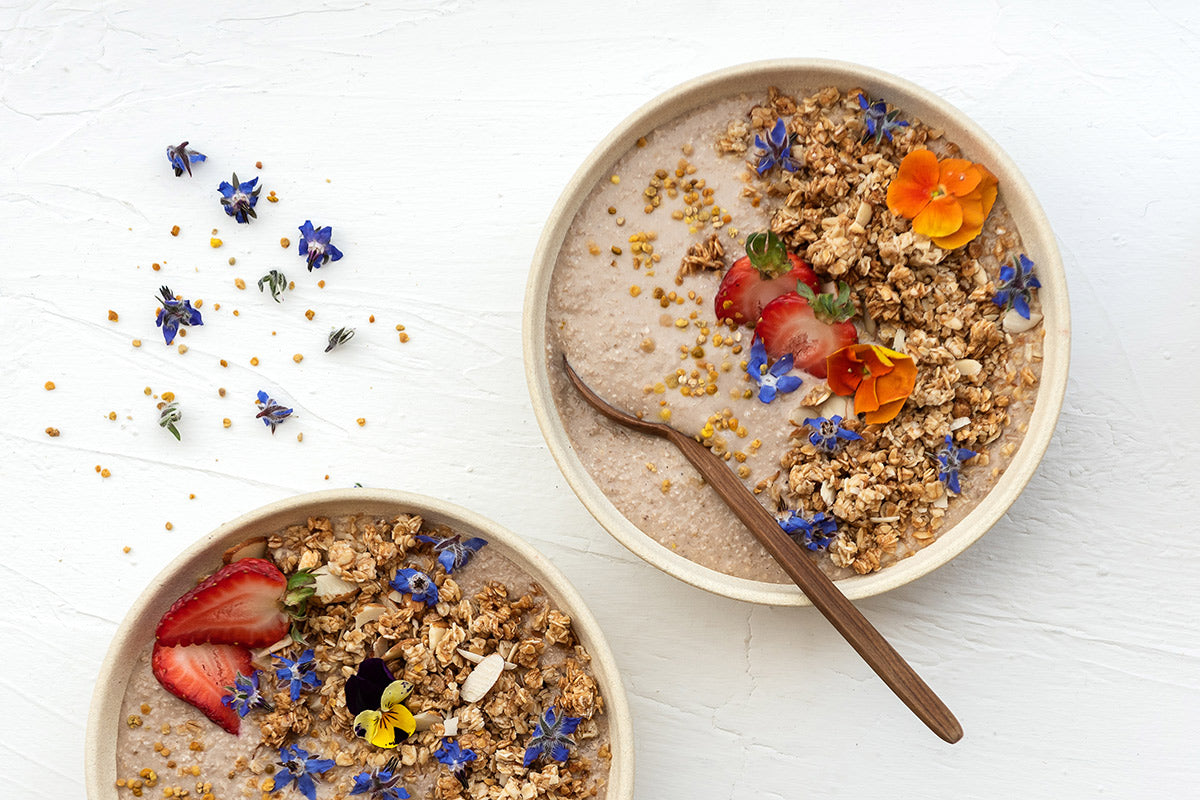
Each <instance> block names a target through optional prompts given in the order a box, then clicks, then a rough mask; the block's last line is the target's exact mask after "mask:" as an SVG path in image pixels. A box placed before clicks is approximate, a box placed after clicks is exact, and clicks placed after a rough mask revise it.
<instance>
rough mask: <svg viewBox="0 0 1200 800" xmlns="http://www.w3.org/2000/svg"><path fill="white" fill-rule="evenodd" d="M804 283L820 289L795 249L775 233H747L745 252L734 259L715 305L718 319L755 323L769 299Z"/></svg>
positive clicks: (719, 289) (720, 320)
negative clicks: (789, 247) (790, 251)
mask: <svg viewBox="0 0 1200 800" xmlns="http://www.w3.org/2000/svg"><path fill="white" fill-rule="evenodd" d="M798 283H804V284H805V285H807V286H809V287H810V288H811V289H812V290H813V291H814V292H816V291H820V282H819V281H818V280H817V276H816V273H814V272H813V271H812V269H811V268H810V267H809V266H808V264H805V263H804V260H803V259H801V258H800V256H798V255H796V254H795V253H789V252H788V251H787V247H785V246H784V244H783V240H782V239H780V238H779V237H778V236H776V235H775V234H774V233H771V232H770V231H768V232H767V233H754V234H751V235H750V236H747V237H746V255H744V256H742V257H741V258H739V259H738V260H737V261H735V262H733V266H732V267H730V268H729V271H728V272H726V273H725V277H724V278H723V279H722V280H721V286H720V287H719V288H718V289H717V296H716V298H715V299H714V300H713V309H714V311H715V312H716V315H717V321H718V322H730V323H733V324H735V325H754V324H755V323H757V322H758V318H759V316H761V315H762V310H763V308H765V307H766V305H767V303H769V302H771V301H772V300H774V299H775V298H776V297H779V296H780V295H782V294H787V293H788V292H794V291H796V286H797V284H798Z"/></svg>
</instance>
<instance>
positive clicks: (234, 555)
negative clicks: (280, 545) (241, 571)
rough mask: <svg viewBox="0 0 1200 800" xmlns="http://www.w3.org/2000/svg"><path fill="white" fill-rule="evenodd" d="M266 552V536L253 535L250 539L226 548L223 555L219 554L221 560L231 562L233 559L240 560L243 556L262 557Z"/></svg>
mask: <svg viewBox="0 0 1200 800" xmlns="http://www.w3.org/2000/svg"><path fill="white" fill-rule="evenodd" d="M266 554H267V537H265V536H255V537H254V538H252V539H247V540H246V541H244V542H239V543H238V544H235V545H234V546H233V547H231V548H229V549H228V550H226V551H225V553H224V555H222V556H221V561H222V562H224V563H226V564H232V563H233V562H235V561H241V560H242V559H243V558H262V557H263V556H265V555H266Z"/></svg>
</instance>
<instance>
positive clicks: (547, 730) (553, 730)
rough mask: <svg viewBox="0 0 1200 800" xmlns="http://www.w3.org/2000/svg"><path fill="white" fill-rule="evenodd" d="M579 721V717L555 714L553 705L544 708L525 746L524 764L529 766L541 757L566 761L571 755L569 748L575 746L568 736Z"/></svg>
mask: <svg viewBox="0 0 1200 800" xmlns="http://www.w3.org/2000/svg"><path fill="white" fill-rule="evenodd" d="M580 721H581V720H580V718H579V717H568V716H565V715H564V716H561V717H560V716H558V715H556V714H555V713H554V707H553V706H551V707H550V708H548V709H546V711H545V712H544V713H543V714H542V718H541V720H540V721H539V722H538V724H537V726H536V727H535V728H534V729H533V738H532V739H531V740H530V741H529V746H528V747H527V748H525V766H526V767H529V766H531V765H532V764H533V762H535V761H537V760H538V759H539V758H542V757H549V758H552V759H554V760H555V761H566V760H567V759H568V758H569V757H570V755H571V751H570V748H571V747H574V746H575V741H574V740H573V739H571V738H570V736H571V734H573V733H574V732H575V729H576V728H578V727H579V723H580Z"/></svg>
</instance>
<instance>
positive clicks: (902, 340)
mask: <svg viewBox="0 0 1200 800" xmlns="http://www.w3.org/2000/svg"><path fill="white" fill-rule="evenodd" d="M907 345H908V334H907V333H905V332H904V329H903V328H899V329H897V331H896V335H895V336H893V337H892V349H893V350H895V351H896V352H897V353H907V352H908V351H907V350H905V349H904V348H905V347H906V346H907Z"/></svg>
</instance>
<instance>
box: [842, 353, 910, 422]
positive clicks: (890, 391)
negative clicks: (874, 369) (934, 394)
mask: <svg viewBox="0 0 1200 800" xmlns="http://www.w3.org/2000/svg"><path fill="white" fill-rule="evenodd" d="M916 385H917V368H916V365H914V364H913V362H912V359H911V358H910V359H906V360H904V361H900V362H897V363H896V366H895V368H894V369H893V370H892V371H891V372H889V373H888V374H887V375H881V376H880V377H879V378H878V379H877V380H876V381H875V395H876V397H878V398H879V402H880V403H884V404H886V403H891V402H893V401H895V400H903V399H904V398H906V397H908V396H909V395H910V394H912V390H913V387H914V386H916ZM855 410H857V408H856V409H855Z"/></svg>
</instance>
